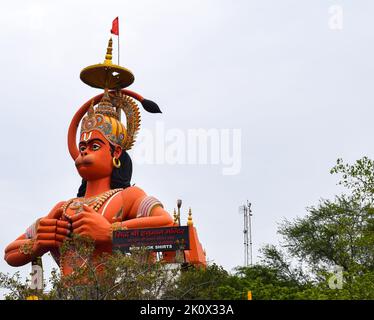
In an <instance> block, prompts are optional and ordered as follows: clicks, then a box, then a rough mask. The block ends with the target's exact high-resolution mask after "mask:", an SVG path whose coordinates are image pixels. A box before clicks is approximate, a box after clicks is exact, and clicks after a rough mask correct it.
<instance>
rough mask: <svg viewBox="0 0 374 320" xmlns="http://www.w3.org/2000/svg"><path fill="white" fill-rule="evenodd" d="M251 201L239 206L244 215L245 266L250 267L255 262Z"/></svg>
mask: <svg viewBox="0 0 374 320" xmlns="http://www.w3.org/2000/svg"><path fill="white" fill-rule="evenodd" d="M251 205H252V204H251V203H250V202H248V200H247V204H243V205H242V206H240V207H239V212H240V213H241V214H243V216H244V228H243V235H244V266H245V267H248V266H249V265H252V264H253V260H252V223H251V217H252V210H251Z"/></svg>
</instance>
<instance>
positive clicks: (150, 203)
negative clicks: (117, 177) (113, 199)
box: [121, 187, 174, 229]
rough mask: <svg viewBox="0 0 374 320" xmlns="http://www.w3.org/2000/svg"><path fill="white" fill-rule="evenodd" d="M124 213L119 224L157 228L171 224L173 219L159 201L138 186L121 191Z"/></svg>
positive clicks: (129, 226) (131, 226)
mask: <svg viewBox="0 0 374 320" xmlns="http://www.w3.org/2000/svg"><path fill="white" fill-rule="evenodd" d="M122 197H123V204H124V214H123V217H122V220H123V221H122V222H121V226H123V227H126V228H129V229H134V228H157V227H167V226H172V225H173V222H174V221H173V219H172V217H171V216H170V214H169V213H168V212H167V211H166V210H165V209H164V208H163V206H162V204H161V202H160V201H159V200H157V199H156V198H154V197H152V196H147V194H146V193H145V192H144V191H143V190H142V189H140V188H138V187H129V188H126V189H125V190H123V191H122Z"/></svg>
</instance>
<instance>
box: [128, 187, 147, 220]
mask: <svg viewBox="0 0 374 320" xmlns="http://www.w3.org/2000/svg"><path fill="white" fill-rule="evenodd" d="M146 196H147V194H146V193H145V192H144V191H143V189H141V188H139V187H135V186H131V187H127V188H126V189H124V190H122V199H123V212H124V213H125V216H126V217H127V218H130V219H131V218H135V217H136V214H137V211H138V207H139V204H140V202H141V201H142V199H144V198H145V197H146Z"/></svg>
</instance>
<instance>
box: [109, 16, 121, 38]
mask: <svg viewBox="0 0 374 320" xmlns="http://www.w3.org/2000/svg"><path fill="white" fill-rule="evenodd" d="M110 33H112V34H115V35H116V36H118V35H119V27H118V17H117V18H115V19H114V20H113V22H112V29H110Z"/></svg>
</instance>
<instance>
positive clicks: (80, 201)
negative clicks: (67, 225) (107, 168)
mask: <svg viewBox="0 0 374 320" xmlns="http://www.w3.org/2000/svg"><path fill="white" fill-rule="evenodd" d="M122 190H123V188H118V189H112V190H108V191H106V192H104V193H103V194H101V195H99V196H95V197H91V198H87V199H85V198H73V199H70V200H69V201H67V202H66V203H65V204H64V205H63V206H62V215H63V216H64V217H65V218H66V219H67V220H70V219H71V216H69V215H68V214H67V213H66V210H67V209H68V208H70V209H72V210H74V211H75V214H78V213H80V212H82V211H83V205H87V206H93V209H94V210H95V211H96V212H97V211H99V209H100V208H101V206H102V205H103V204H104V202H105V201H106V200H108V199H109V198H110V197H111V196H113V195H114V194H116V193H118V192H120V191H122Z"/></svg>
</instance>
